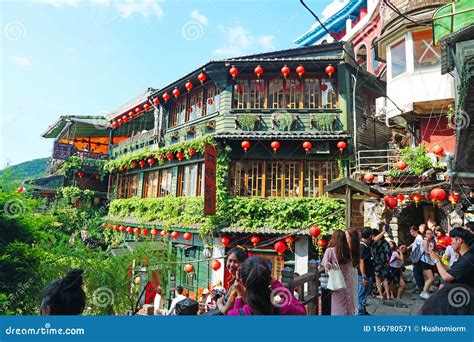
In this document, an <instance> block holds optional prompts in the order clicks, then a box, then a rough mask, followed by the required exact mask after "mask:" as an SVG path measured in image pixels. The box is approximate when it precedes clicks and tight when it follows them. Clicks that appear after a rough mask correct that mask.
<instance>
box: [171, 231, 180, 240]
mask: <svg viewBox="0 0 474 342" xmlns="http://www.w3.org/2000/svg"><path fill="white" fill-rule="evenodd" d="M178 237H179V233H178V232H172V233H171V238H172V239H173V240H176V239H177V238H178Z"/></svg>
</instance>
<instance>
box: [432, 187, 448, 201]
mask: <svg viewBox="0 0 474 342" xmlns="http://www.w3.org/2000/svg"><path fill="white" fill-rule="evenodd" d="M430 194H431V197H432V198H434V199H436V200H437V201H442V200H444V199H445V197H446V191H444V190H443V189H441V188H434V189H433V190H431V193H430Z"/></svg>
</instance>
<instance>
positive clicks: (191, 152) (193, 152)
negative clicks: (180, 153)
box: [188, 147, 196, 157]
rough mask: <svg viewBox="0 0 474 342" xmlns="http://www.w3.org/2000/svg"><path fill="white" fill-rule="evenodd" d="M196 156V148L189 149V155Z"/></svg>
mask: <svg viewBox="0 0 474 342" xmlns="http://www.w3.org/2000/svg"><path fill="white" fill-rule="evenodd" d="M195 154H196V150H195V149H194V148H192V147H191V148H188V155H189V156H190V157H192V156H194V155H195Z"/></svg>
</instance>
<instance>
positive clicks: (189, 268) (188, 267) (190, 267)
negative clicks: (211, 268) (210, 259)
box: [184, 264, 194, 273]
mask: <svg viewBox="0 0 474 342" xmlns="http://www.w3.org/2000/svg"><path fill="white" fill-rule="evenodd" d="M184 271H185V272H186V273H193V272H194V266H193V265H191V264H186V265H185V266H184Z"/></svg>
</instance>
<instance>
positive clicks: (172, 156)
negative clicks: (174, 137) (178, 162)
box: [166, 152, 174, 160]
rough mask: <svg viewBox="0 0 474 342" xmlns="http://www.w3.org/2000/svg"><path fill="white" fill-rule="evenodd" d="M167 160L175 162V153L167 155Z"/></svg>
mask: <svg viewBox="0 0 474 342" xmlns="http://www.w3.org/2000/svg"><path fill="white" fill-rule="evenodd" d="M166 159H168V160H173V159H174V155H173V153H171V152H168V153H166Z"/></svg>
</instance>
